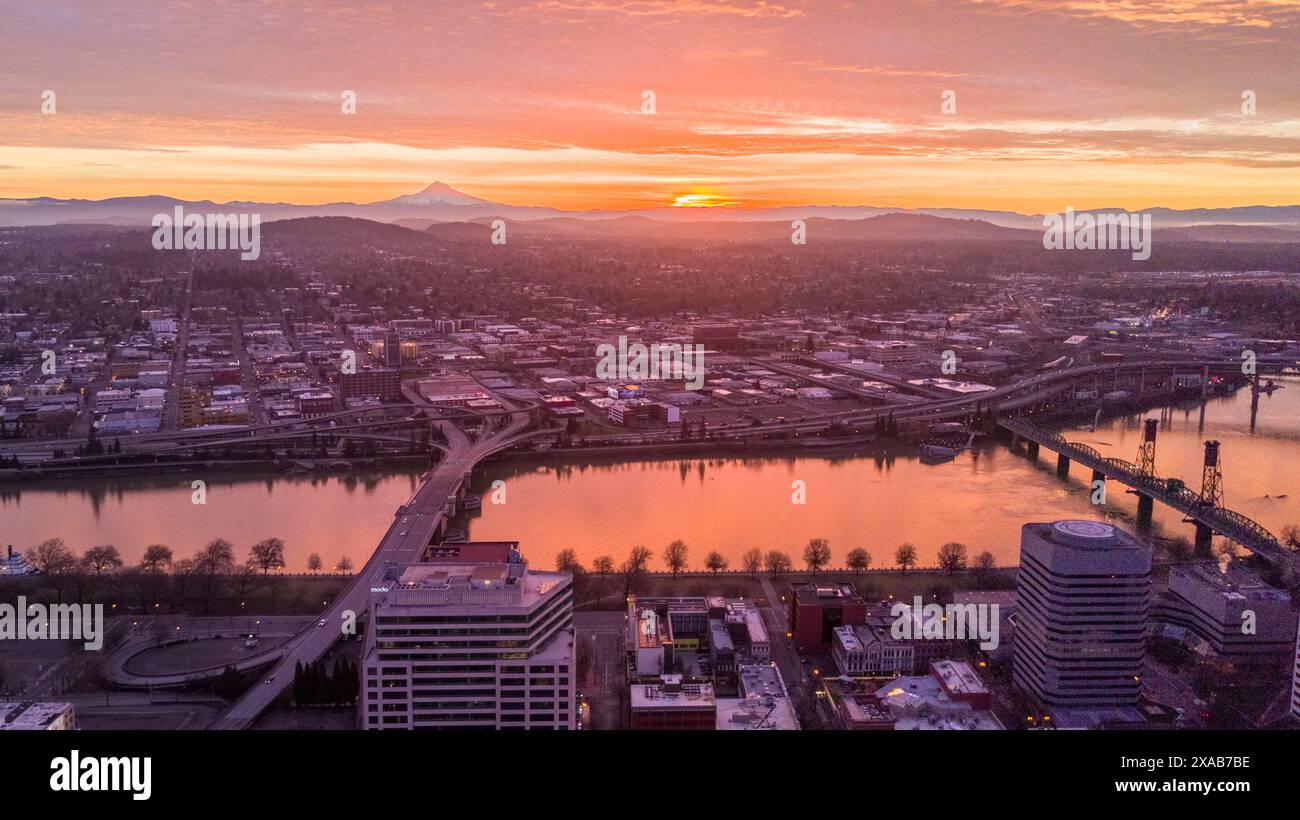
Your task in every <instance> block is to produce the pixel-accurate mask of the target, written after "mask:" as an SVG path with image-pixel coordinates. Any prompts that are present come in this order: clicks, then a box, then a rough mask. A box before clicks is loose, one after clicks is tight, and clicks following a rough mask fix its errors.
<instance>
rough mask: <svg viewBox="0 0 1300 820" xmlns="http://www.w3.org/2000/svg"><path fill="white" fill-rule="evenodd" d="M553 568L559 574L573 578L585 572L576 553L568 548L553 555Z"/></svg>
mask: <svg viewBox="0 0 1300 820" xmlns="http://www.w3.org/2000/svg"><path fill="white" fill-rule="evenodd" d="M555 568H556V569H557V570H559V571H560V572H567V573H568V574H569V575H572V576H574V577H575V578H576V577H577V576H579V575H581V574H583V573H584V572H586V570H585V569H583V568H582V562H580V561H579V560H578V553H577V551H576V550H573V549H570V548H565V549H562V550H560V551H559V552H557V553H555Z"/></svg>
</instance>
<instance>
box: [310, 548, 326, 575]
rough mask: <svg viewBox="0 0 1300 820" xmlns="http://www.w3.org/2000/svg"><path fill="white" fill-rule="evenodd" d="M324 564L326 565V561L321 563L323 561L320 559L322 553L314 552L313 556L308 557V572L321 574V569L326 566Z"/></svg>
mask: <svg viewBox="0 0 1300 820" xmlns="http://www.w3.org/2000/svg"><path fill="white" fill-rule="evenodd" d="M324 564H325V562H324V561H321V559H320V553H319V552H313V553H312V554H311V555H308V556H307V571H308V572H320V568H321V567H322V566H324Z"/></svg>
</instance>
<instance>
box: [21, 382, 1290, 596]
mask: <svg viewBox="0 0 1300 820" xmlns="http://www.w3.org/2000/svg"><path fill="white" fill-rule="evenodd" d="M1280 383H1282V384H1284V385H1285V387H1284V389H1282V390H1279V391H1277V392H1275V393H1274V394H1273V395H1272V396H1263V397H1261V399H1260V412H1259V416H1258V419H1257V424H1256V429H1255V430H1254V431H1253V432H1252V431H1251V429H1250V413H1249V408H1250V393H1249V391H1245V390H1243V391H1240V392H1238V393H1237V394H1236V395H1234V396H1229V397H1222V398H1216V399H1213V400H1211V401H1210V402H1208V404H1207V405H1206V407H1205V412H1204V419H1203V420H1202V418H1201V413H1200V410H1199V408H1198V407H1197V406H1196V405H1192V406H1190V407H1187V408H1175V409H1173V410H1169V411H1161V410H1153V411H1151V412H1149V413H1146V414H1139V415H1134V416H1131V417H1126V418H1118V419H1114V420H1111V421H1109V422H1104V423H1103V424H1102V425H1100V426H1099V428H1098V429H1097V430H1095V431H1092V430H1089V429H1087V428H1086V427H1083V428H1077V429H1075V430H1073V431H1069V432H1067V438H1070V439H1071V440H1075V441H1079V442H1082V443H1086V444H1089V445H1091V446H1093V447H1095V448H1096V449H1098V450H1100V451H1101V452H1102V453H1103V454H1105V455H1115V456H1119V457H1122V458H1126V459H1128V460H1130V461H1135V460H1136V459H1137V451H1138V443H1139V440H1140V438H1141V419H1142V417H1143V416H1157V417H1162V419H1163V423H1162V426H1161V429H1160V433H1159V436H1158V442H1157V456H1156V462H1157V468H1158V471H1159V473H1160V474H1161V475H1162V476H1177V477H1181V478H1183V479H1184V480H1185V481H1186V482H1187V484H1188V485H1189V486H1192V487H1199V486H1200V465H1201V459H1202V441H1204V440H1205V439H1209V438H1215V439H1218V440H1220V441H1221V442H1222V443H1223V446H1222V465H1223V474H1224V481H1223V485H1224V488H1225V499H1226V504H1227V506H1228V507H1230V508H1231V509H1234V510H1237V511H1238V512H1241V513H1243V514H1245V515H1248V516H1250V517H1252V518H1255V519H1256V520H1257V521H1259V522H1260V523H1262V524H1264V525H1265V526H1266V527H1268V528H1269V529H1270V530H1272V531H1273V532H1274V534H1277V533H1279V532H1280V531H1281V529H1282V528H1283V527H1284V526H1285V525H1288V524H1296V523H1300V481H1297V479H1296V465H1297V464H1300V380H1297V379H1288V380H1286V381H1284V382H1280ZM1055 464H1056V459H1055V456H1054V454H1050V453H1048V452H1047V451H1043V454H1042V456H1041V457H1040V459H1039V462H1038V463H1037V464H1034V463H1032V462H1030V461H1028V460H1027V459H1026V457H1025V456H1024V455H1022V454H1019V453H1013V452H1011V451H1009V450H1008V449H1007V448H1006V447H1005V446H1002V445H1000V444H998V443H996V442H993V441H986V442H982V443H981V444H980V445H979V446H977V447H976V448H975V449H974V450H972V451H969V452H966V453H962V454H961V455H959V456H958V457H957V458H956V459H955V460H954V461H951V462H948V463H946V464H939V465H927V464H922V463H921V462H920V461H919V460H918V459H916V458H915V456H913V455H911V454H910V453H907V452H906V451H902V450H896V451H893V452H884V451H882V452H879V453H869V454H865V455H855V456H852V457H827V456H826V455H824V454H817V453H814V452H812V451H809V452H808V453H807V454H803V453H800V454H798V455H794V456H786V457H767V458H746V459H738V458H720V459H712V458H683V459H676V458H674V459H657V460H641V461H634V462H626V463H616V462H604V463H588V464H565V465H540V466H539V465H535V464H526V465H525V464H519V463H501V464H495V465H490V466H489V467H488V468H486V469H485V470H483V471H482V473H481V475H480V476H479V478H478V479H477V482H476V486H478V487H480V488H486V486H487V485H488V483H489V482H491V481H494V480H497V479H500V480H502V481H504V482H505V503H503V504H493V503H491V499H490V496H489V497H485V499H484V504H483V511H482V516H481V517H479V518H476V519H473V521H472V523H471V525H470V535H471V537H473V538H476V539H505V540H517V541H519V542H520V545H521V549H522V550H523V552H524V555H525V556H526V557H527V558H529V560H530V561H531V562H533V563H534V565H537V566H542V567H549V566H552V565H553V562H554V557H555V554H556V553H557V552H558V551H559V550H561V549H564V548H566V547H567V548H572V549H574V550H576V551H577V554H578V556H579V557H580V559H581V560H582V561H583V562H584V563H586V564H590V562H591V560H592V559H593V558H595V557H596V556H598V555H609V556H610V557H612V558H613V559H614V560H615V562H616V563H617V562H619V561H621V560H622V559H623V558H624V557H625V556H626V555H627V552H628V550H629V548H630V547H632V546H633V545H637V544H641V545H645V546H647V547H649V548H651V550H652V551H653V552H654V554H655V562H654V563H655V565H656V566H659V565H660V562H659V555H660V553H661V552H662V550H663V547H664V546H665V545H666V544H667V543H668V542H670V541H672V540H674V539H677V538H680V539H682V540H684V541H686V543H687V545H688V547H689V550H690V553H689V556H690V563H691V565H692V566H693V567H697V568H699V567H702V564H703V561H704V556H705V554H706V553H708V552H709V551H710V550H715V549H716V550H717V551H719V552H721V553H722V554H723V555H724V556H726V557H727V559H728V560H729V561H730V563H731V566H733V567H738V566H739V564H740V556H741V555H742V554H743V553H744V552H745V551H746V550H747V549H749V548H751V547H759V548H760V549H763V550H765V551H766V550H769V549H782V550H785V551H787V552H788V553H790V555H791V557H792V558H793V559H794V560H795V563H796V565H798V564H799V562H800V554H801V552H802V549H803V545H804V544H806V543H807V541H808V539H810V538H813V537H822V538H826V539H828V540H829V541H830V545H831V551H832V558H833V563H835V564H837V565H838V564H841V563H842V561H843V557H844V555H845V554H846V553H847V552H848V550H850V549H852V548H854V547H864V548H866V549H867V551H868V552H870V553H871V555H872V556H873V559H874V565H876V566H886V565H892V564H893V563H894V559H893V556H894V552H895V550H896V548H897V546H898V545H899V544H901V543H903V542H905V541H906V542H910V543H912V544H914V545H915V546H916V549H917V553H918V558H919V563H920V565H923V566H924V565H932V564H933V563H934V557H935V555H936V553H937V551H938V548H939V546H940V545H941V544H943V543H944V542H947V541H960V542H962V543H964V544H967V545H968V547H969V549H970V554H971V555H972V556H974V555H975V554H976V553H978V552H981V551H983V550H988V551H989V552H991V553H993V555H994V556H995V558H996V559H997V561H998V563H999V564H1000V565H1012V564H1015V563H1016V562H1017V559H1018V553H1019V532H1020V526H1021V525H1022V524H1024V523H1025V522H1028V521H1044V520H1052V519H1057V518H1063V517H1098V516H1102V517H1106V518H1109V519H1111V520H1114V521H1116V522H1118V523H1121V524H1126V525H1131V524H1132V521H1133V518H1134V516H1135V514H1136V501H1135V499H1134V498H1133V496H1131V495H1128V494H1126V493H1124V492H1123V488H1122V487H1121V486H1119V485H1117V484H1115V483H1113V482H1111V484H1110V486H1109V488H1108V493H1109V495H1108V498H1107V503H1106V505H1104V506H1103V507H1094V506H1093V505H1092V504H1091V503H1090V499H1089V493H1088V488H1087V487H1086V486H1085V482H1086V481H1087V480H1088V478H1089V477H1090V476H1089V475H1088V472H1087V471H1086V470H1083V469H1081V468H1078V467H1077V466H1076V467H1075V469H1074V471H1073V473H1072V474H1071V476H1070V478H1069V480H1068V481H1064V482H1063V481H1061V480H1060V479H1058V478H1057V477H1056V475H1055ZM191 478H192V477H190V476H184V477H180V476H178V477H175V478H170V477H169V478H166V479H159V480H142V479H136V478H130V479H121V480H114V479H97V480H93V481H79V482H59V483H50V484H46V485H37V486H14V485H10V486H9V487H6V488H3V489H0V544H13V545H14V546H15V548H16V549H26V548H27V547H30V546H32V545H33V544H35V543H37V542H39V541H41V540H43V539H45V538H51V537H56V536H57V537H61V538H63V539H65V540H66V541H67V542H68V544H69V546H71V547H72V548H73V549H74V550H76V551H78V552H80V551H81V550H83V549H85V548H86V547H88V546H92V545H95V544H115V545H116V546H117V547H118V548H119V550H120V551H121V553H122V555H123V557H124V558H125V559H126V560H127V561H128V562H132V561H136V560H138V559H139V557H140V555H141V554H142V552H143V550H144V547H145V546H147V545H148V544H153V543H162V544H167V545H169V546H171V547H172V548H173V550H174V551H175V553H176V555H177V557H178V558H179V557H184V556H187V555H192V554H193V553H194V552H195V551H196V550H197V549H198V548H199V547H200V546H202V544H203V543H205V542H206V541H208V540H210V539H212V538H217V537H221V538H225V539H227V540H229V541H231V542H233V543H234V544H235V545H236V548H237V555H239V556H240V557H241V558H242V557H243V555H245V554H246V552H247V548H248V546H249V545H250V544H252V543H253V542H255V541H257V540H260V539H262V538H266V537H269V536H277V537H279V538H283V539H284V540H285V542H286V544H287V547H286V555H287V559H288V569H290V570H295V571H302V570H303V569H305V567H306V562H307V556H308V555H309V554H310V553H313V552H315V553H318V554H320V555H321V556H322V558H323V560H324V563H325V566H326V567H327V568H329V567H332V566H334V565H335V564H337V563H338V561H339V560H340V558H342V557H344V556H347V557H348V558H349V559H350V560H351V561H352V562H353V564H354V565H355V566H360V565H361V564H362V563H363V562H364V561H365V559H366V558H367V557H368V555H369V553H370V550H371V549H372V548H373V546H374V544H375V543H376V541H377V540H378V538H379V537H380V535H382V533H383V532H384V530H385V529H386V528H387V527H388V525H389V523H390V522H391V520H392V515H393V512H394V510H395V508H396V507H397V506H398V505H399V504H401V503H402V502H403V501H405V500H406V498H407V497H408V496H409V495H410V493H411V492H412V490H413V489H414V488H415V485H416V481H417V479H418V477H417V476H416V475H414V474H410V473H399V474H380V475H371V476H358V477H353V476H349V477H334V476H331V477H315V478H302V477H276V478H273V479H268V478H265V477H259V478H246V479H239V480H225V481H212V482H210V483H209V484H208V488H207V503H206V504H204V505H195V504H193V503H191V489H190V484H189V482H190V480H191ZM794 482H802V483H803V484H802V486H803V490H804V500H805V503H794V501H795V500H797V499H795V498H794V496H795V493H796V485H795V484H794ZM1151 534H1152V536H1153V537H1154V538H1155V539H1157V540H1159V541H1163V540H1185V541H1187V540H1190V537H1191V534H1192V529H1191V527H1190V525H1187V524H1184V523H1182V522H1181V519H1180V516H1178V515H1177V514H1174V513H1172V512H1170V511H1168V510H1166V509H1165V508H1163V507H1162V506H1161V505H1159V504H1157V505H1156V512H1155V526H1154V528H1153V530H1152V533H1151Z"/></svg>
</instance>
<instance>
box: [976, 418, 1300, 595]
mask: <svg viewBox="0 0 1300 820" xmlns="http://www.w3.org/2000/svg"><path fill="white" fill-rule="evenodd" d="M998 425H999V426H1001V427H1002V428H1003V429H1005V430H1007V431H1009V432H1011V433H1012V434H1014V435H1016V436H1018V437H1019V438H1021V439H1024V440H1025V441H1029V442H1033V443H1034V444H1036V445H1038V446H1040V447H1046V448H1047V449H1049V450H1052V451H1053V452H1056V453H1058V454H1059V455H1061V456H1063V457H1065V458H1067V459H1069V460H1070V461H1075V462H1078V463H1079V464H1082V465H1084V466H1085V467H1088V468H1090V469H1092V471H1093V473H1094V475H1100V476H1104V477H1105V478H1108V479H1112V480H1114V481H1118V482H1120V483H1122V484H1125V485H1127V486H1128V487H1131V488H1132V489H1133V491H1134V492H1136V493H1137V494H1138V496H1139V497H1143V496H1145V497H1146V498H1150V499H1153V500H1155V501H1159V502H1160V503H1162V504H1165V505H1166V506H1169V507H1172V508H1173V509H1175V510H1178V511H1179V512H1180V513H1182V514H1183V515H1185V516H1187V518H1188V519H1189V520H1191V521H1193V522H1195V523H1196V525H1197V526H1198V527H1204V528H1206V529H1207V530H1210V531H1211V532H1215V533H1218V534H1219V535H1222V536H1223V537H1225V538H1228V539H1231V540H1232V541H1235V542H1237V543H1238V544H1240V545H1241V546H1243V547H1245V548H1246V549H1248V550H1250V551H1251V552H1253V553H1255V554H1256V555H1258V556H1260V557H1261V558H1264V559H1266V560H1267V561H1268V562H1269V563H1271V564H1273V566H1275V567H1277V568H1278V569H1280V570H1284V571H1289V572H1295V571H1296V570H1297V568H1300V554H1297V553H1296V552H1295V551H1293V550H1291V549H1289V548H1287V547H1286V546H1285V545H1284V544H1283V543H1282V542H1281V541H1279V540H1278V538H1277V537H1276V536H1274V535H1273V534H1272V533H1270V532H1269V531H1268V530H1267V529H1265V528H1264V527H1263V526H1261V525H1260V524H1259V523H1258V522H1256V521H1254V520H1252V519H1250V518H1247V517H1246V516H1244V515H1242V514H1241V513H1239V512H1235V511H1233V510H1229V509H1226V508H1224V507H1218V506H1214V505H1213V504H1211V503H1208V502H1206V501H1205V500H1204V499H1202V497H1201V495H1200V494H1199V493H1197V492H1195V491H1194V490H1191V489H1189V488H1188V487H1187V486H1185V485H1184V484H1183V483H1182V482H1170V481H1167V480H1166V479H1163V478H1160V477H1159V476H1157V475H1152V474H1147V473H1144V472H1142V470H1141V468H1139V467H1138V465H1136V464H1134V463H1132V462H1130V461H1125V460H1124V459H1122V458H1113V457H1107V456H1103V455H1102V454H1101V453H1099V452H1097V451H1096V450H1095V449H1093V448H1092V447H1089V446H1088V445H1086V444H1079V443H1078V442H1073V441H1067V440H1066V439H1065V438H1064V437H1063V436H1061V434H1059V433H1054V432H1051V431H1050V430H1044V429H1042V428H1040V427H1038V426H1037V425H1036V424H1034V423H1033V422H1031V421H1028V420H1026V419H1024V418H1012V417H1008V418H999V419H998Z"/></svg>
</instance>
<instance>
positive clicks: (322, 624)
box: [316, 618, 325, 626]
mask: <svg viewBox="0 0 1300 820" xmlns="http://www.w3.org/2000/svg"><path fill="white" fill-rule="evenodd" d="M324 625H325V619H324V618H321V619H320V623H318V624H316V626H324Z"/></svg>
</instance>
